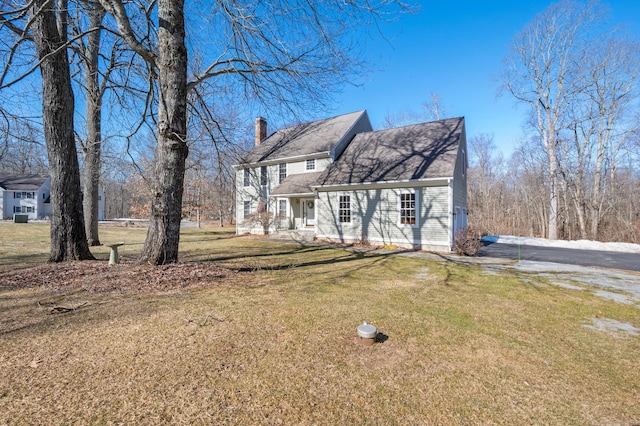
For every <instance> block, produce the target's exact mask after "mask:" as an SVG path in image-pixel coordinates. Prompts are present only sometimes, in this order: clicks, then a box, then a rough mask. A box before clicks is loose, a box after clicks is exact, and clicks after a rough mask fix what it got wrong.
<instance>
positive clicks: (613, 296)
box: [593, 290, 633, 305]
mask: <svg viewBox="0 0 640 426" xmlns="http://www.w3.org/2000/svg"><path fill="white" fill-rule="evenodd" d="M593 294H595V295H596V296H598V297H602V298H603V299H609V300H613V301H614V302H618V303H624V304H625V305H633V302H632V301H631V300H630V299H629V297H628V296H626V295H624V294H620V293H612V292H610V291H604V290H598V291H594V292H593Z"/></svg>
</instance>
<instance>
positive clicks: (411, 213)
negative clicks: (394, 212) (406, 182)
mask: <svg viewBox="0 0 640 426" xmlns="http://www.w3.org/2000/svg"><path fill="white" fill-rule="evenodd" d="M400 223H401V224H403V225H415V224H416V193H415V192H402V193H400Z"/></svg>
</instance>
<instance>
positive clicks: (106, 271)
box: [0, 261, 239, 294]
mask: <svg viewBox="0 0 640 426" xmlns="http://www.w3.org/2000/svg"><path fill="white" fill-rule="evenodd" d="M238 274H239V273H238V272H236V271H232V270H229V269H225V268H221V267H219V266H216V265H213V264H207V263H175V264H170V265H163V266H151V265H137V264H134V263H133V262H124V263H120V264H118V265H109V264H108V263H107V262H106V261H83V262H66V263H56V264H44V265H38V266H34V267H29V268H24V269H17V270H11V271H4V272H0V289H7V290H16V289H23V288H41V289H43V290H47V289H48V290H55V291H68V290H76V289H83V290H85V291H87V292H91V293H110V292H117V293H120V294H135V293H152V292H167V291H174V290H181V289H194V288H203V287H210V286H212V285H219V284H223V283H225V282H231V281H235V278H236V277H237V275H238Z"/></svg>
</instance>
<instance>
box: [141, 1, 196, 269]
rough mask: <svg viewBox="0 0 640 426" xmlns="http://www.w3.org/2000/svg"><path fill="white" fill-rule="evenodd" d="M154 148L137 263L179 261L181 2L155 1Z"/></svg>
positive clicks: (183, 129)
mask: <svg viewBox="0 0 640 426" xmlns="http://www.w3.org/2000/svg"><path fill="white" fill-rule="evenodd" d="M158 19H159V21H160V29H159V31H158V44H159V55H158V62H157V63H158V79H159V83H160V101H159V105H158V135H157V138H158V148H157V150H156V170H155V179H154V188H153V194H152V201H151V219H150V223H149V231H148V232H147V239H146V241H145V244H144V248H143V249H142V255H141V257H140V262H144V263H151V264H154V265H161V264H165V263H172V262H177V261H178V244H179V242H180V220H181V218H182V191H183V187H184V172H185V160H186V158H187V155H188V153H189V149H188V147H187V49H186V46H185V43H184V39H185V30H184V2H183V1H182V0H160V1H159V2H158Z"/></svg>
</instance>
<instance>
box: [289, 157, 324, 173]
mask: <svg viewBox="0 0 640 426" xmlns="http://www.w3.org/2000/svg"><path fill="white" fill-rule="evenodd" d="M329 164H331V158H316V169H315V170H307V160H303V161H293V162H291V163H287V175H297V174H300V173H309V172H321V171H323V170H325V169H326V168H327V167H329Z"/></svg>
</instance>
